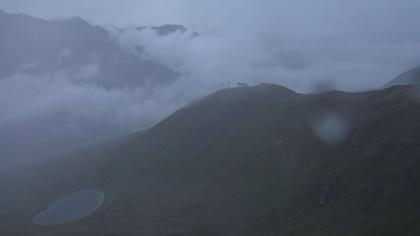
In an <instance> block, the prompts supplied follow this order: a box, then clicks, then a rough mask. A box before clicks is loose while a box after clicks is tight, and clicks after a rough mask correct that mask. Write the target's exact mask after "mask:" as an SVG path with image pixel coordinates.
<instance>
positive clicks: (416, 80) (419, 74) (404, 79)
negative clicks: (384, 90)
mask: <svg viewBox="0 0 420 236" xmlns="http://www.w3.org/2000/svg"><path fill="white" fill-rule="evenodd" d="M419 84H420V66H417V67H414V68H413V69H410V70H408V71H406V72H404V73H402V74H400V75H398V76H397V77H396V78H395V79H393V80H392V81H391V82H389V83H388V84H386V85H385V87H391V86H396V85H419Z"/></svg>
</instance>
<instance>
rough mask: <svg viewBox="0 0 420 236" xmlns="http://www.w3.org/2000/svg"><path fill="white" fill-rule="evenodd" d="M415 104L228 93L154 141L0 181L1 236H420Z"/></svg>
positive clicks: (276, 89) (121, 144)
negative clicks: (95, 199)
mask: <svg viewBox="0 0 420 236" xmlns="http://www.w3.org/2000/svg"><path fill="white" fill-rule="evenodd" d="M412 94H413V93H412V88H411V87H402V86H400V87H392V88H389V89H386V90H383V91H373V92H365V93H344V92H336V91H333V92H328V93H323V94H312V95H301V94H297V93H294V92H293V91H290V90H288V89H286V88H284V87H280V86H275V85H268V84H263V85H259V86H255V87H249V88H247V87H245V88H233V89H225V90H221V91H218V92H216V93H214V94H211V95H209V96H207V97H205V98H203V99H201V100H199V101H196V102H195V103H193V104H190V105H189V106H187V107H184V108H182V109H180V110H178V111H177V112H175V113H174V114H172V115H171V116H169V117H168V118H166V119H165V120H163V121H162V122H160V123H159V124H158V125H156V126H155V127H153V128H151V129H149V130H147V131H145V132H142V133H137V134H133V135H131V136H128V137H126V138H123V139H120V140H118V141H115V142H111V143H107V144H103V145H102V146H98V147H93V148H92V149H90V150H87V151H84V152H81V153H78V154H75V155H74V156H70V157H66V158H63V159H62V160H56V161H51V162H49V163H34V164H28V165H24V166H22V167H20V168H15V169H9V170H8V171H7V172H4V173H2V174H1V176H0V177H1V178H0V187H1V189H2V192H3V193H2V195H0V209H1V210H0V217H1V219H2V224H1V225H0V232H1V233H0V234H1V235H11V236H13V235H34V236H36V235H40V236H41V235H42V236H50V235H60V236H61V235H82V236H83V235H86V236H87V235H89V236H91V235H124V236H129V235H162V236H169V235H171V236H175V235H179V236H184V235H186V236H189V235H191V236H193V235H197V236H198V235H199V236H207V235H208V236H222V235H241V236H242V235H267V236H268V235H287V236H289V235H297V236H299V235H311V236H312V235H313V236H318V235H319V236H321V235H322V236H324V235H344V236H356V235H357V236H361V235H366V236H367V235H381V236H387V235H389V236H391V235H392V236H394V235H406V236H409V235H410V236H414V235H419V233H420V226H419V225H420V224H419V223H420V213H419V212H420V175H419V173H418V170H419V168H420V156H419V153H420V122H418V121H419V120H420V104H419V103H418V101H416V100H415V99H413V97H412ZM89 188H92V189H98V190H101V191H103V192H105V202H104V204H103V205H102V206H101V207H100V208H99V209H98V210H97V211H96V212H95V213H94V214H93V215H91V216H89V217H87V218H85V219H82V220H80V221H77V222H74V223H68V224H64V225H57V226H49V227H41V226H35V225H33V224H32V222H31V218H32V216H33V215H34V214H36V213H37V212H39V211H41V210H42V209H45V208H46V207H47V206H48V205H49V204H51V202H52V201H54V200H55V199H57V198H59V197H60V196H62V195H64V194H67V193H70V192H73V191H76V190H80V189H89Z"/></svg>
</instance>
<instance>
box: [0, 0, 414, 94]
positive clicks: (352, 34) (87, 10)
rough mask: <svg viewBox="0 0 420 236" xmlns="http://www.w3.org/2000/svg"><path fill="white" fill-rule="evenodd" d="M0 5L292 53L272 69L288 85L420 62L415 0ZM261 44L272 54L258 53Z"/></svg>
mask: <svg viewBox="0 0 420 236" xmlns="http://www.w3.org/2000/svg"><path fill="white" fill-rule="evenodd" d="M0 8H1V9H5V10H7V11H11V12H24V13H27V14H31V15H34V16H39V17H44V18H63V17H69V16H81V17H83V18H85V19H87V20H89V21H90V22H92V23H95V24H100V25H119V26H126V25H133V24H134V25H158V24H165V23H179V24H184V25H186V26H188V27H190V28H192V29H193V30H196V31H198V32H200V33H201V34H203V35H207V36H214V37H219V38H217V39H215V40H214V41H216V40H219V41H218V42H219V43H223V44H224V46H222V47H227V48H229V49H230V50H231V54H233V55H235V54H237V55H241V56H242V57H243V56H245V57H248V59H249V60H248V61H247V63H251V64H264V65H266V64H270V63H271V64H273V63H274V64H276V63H278V61H279V60H280V61H281V60H284V59H282V58H281V57H282V55H283V57H284V55H287V56H288V57H290V55H292V59H293V61H294V62H296V63H303V64H304V65H291V66H292V67H293V68H294V70H288V69H290V68H286V70H284V68H283V70H281V71H278V70H277V71H276V72H275V73H274V72H273V70H271V71H270V73H269V74H271V75H272V76H274V77H283V78H284V81H286V82H285V85H288V84H290V86H292V87H293V85H292V84H293V83H296V80H305V79H306V80H308V79H309V78H308V77H311V80H313V81H315V80H323V79H324V80H332V81H335V82H336V84H337V86H340V85H341V87H342V88H343V89H349V90H352V89H354V90H355V89H363V88H366V87H375V86H376V85H377V84H381V83H384V82H386V81H388V80H390V79H392V78H393V77H394V76H395V75H397V74H398V73H399V72H402V71H403V70H406V69H408V68H410V67H412V66H415V65H417V64H420V56H419V53H418V52H420V30H418V22H420V14H418V12H419V10H420V1H418V0H400V1H396V0H369V1H366V0H352V1H341V0H319V1H312V0H264V1H257V0H212V1H198V0H71V1H70V0H37V1H33V0H0ZM236 42H238V44H239V45H240V46H238V45H236ZM248 44H249V45H248ZM231 47H234V48H235V49H232V48H231ZM241 47H243V48H241ZM201 48H202V47H201ZM260 49H262V50H264V51H263V52H262V53H263V54H264V53H266V54H269V56H272V58H264V59H261V60H267V61H265V62H263V61H261V60H260V59H258V58H256V57H257V56H258V55H256V53H257V54H258V52H261V51H259V50H260ZM244 50H248V52H249V53H248V54H247V53H245V52H243V51H244ZM256 51H258V52H256ZM270 53H271V54H270ZM244 54H246V55H244ZM205 57H208V55H205ZM278 57H280V58H278ZM258 60H260V61H258ZM270 60H277V62H272V61H270ZM229 61H231V60H230V59H229ZM286 63H287V64H290V63H292V64H293V62H286ZM296 68H297V69H299V70H297V69H296ZM279 72H281V73H279ZM232 73H233V72H232ZM232 73H231V74H232ZM259 73H261V70H260V71H259ZM273 73H274V74H273ZM233 74H234V73H233ZM237 76H242V74H241V75H237ZM261 76H263V74H261ZM265 77H266V78H267V80H268V81H270V76H269V75H265ZM303 77H306V78H303ZM288 81H292V82H288ZM301 87H303V85H302V86H301ZM305 87H307V86H306V85H305ZM297 89H299V88H297Z"/></svg>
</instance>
